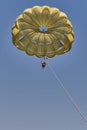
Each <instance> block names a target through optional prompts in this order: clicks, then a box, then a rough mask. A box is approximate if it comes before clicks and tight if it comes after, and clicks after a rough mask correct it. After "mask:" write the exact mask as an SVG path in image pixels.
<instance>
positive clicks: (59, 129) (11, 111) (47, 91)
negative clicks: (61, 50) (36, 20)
mask: <svg viewBox="0 0 87 130" xmlns="http://www.w3.org/2000/svg"><path fill="white" fill-rule="evenodd" d="M34 5H48V6H51V7H57V8H59V9H60V10H61V11H63V12H65V13H66V14H67V15H68V18H69V19H70V20H71V21H72V24H73V31H74V33H75V41H74V43H73V46H72V50H71V51H69V52H68V53H66V54H64V55H61V56H56V57H54V58H52V59H49V62H50V65H51V66H52V67H53V69H54V70H55V72H56V74H57V75H58V76H59V77H60V79H61V81H62V82H63V84H64V86H65V87H66V89H67V90H68V91H69V92H70V94H71V95H72V97H73V98H74V100H75V101H76V103H77V104H78V106H79V108H80V110H81V111H82V112H83V113H84V114H85V115H87V43H86V41H87V29H86V28H87V0H80V1H79V0H53V1H52V0H31V1H29V0H13V1H12V0H0V130H87V123H85V122H84V121H83V119H82V118H81V117H80V115H79V113H78V112H77V111H76V110H75V109H74V107H73V105H72V104H71V102H70V101H69V100H68V98H67V96H66V95H65V93H64V91H63V89H62V88H61V87H60V84H59V85H58V84H57V81H56V79H55V77H54V76H53V75H52V73H51V71H50V69H49V67H48V66H47V67H46V68H45V69H44V70H42V69H41V65H40V60H39V58H37V57H35V56H33V57H30V56H28V55H26V54H25V53H24V52H22V51H20V50H18V49H16V47H15V46H13V44H12V36H11V28H12V25H13V24H14V22H15V19H16V18H17V16H18V15H20V14H21V13H22V12H23V10H24V9H26V8H31V7H32V6H34Z"/></svg>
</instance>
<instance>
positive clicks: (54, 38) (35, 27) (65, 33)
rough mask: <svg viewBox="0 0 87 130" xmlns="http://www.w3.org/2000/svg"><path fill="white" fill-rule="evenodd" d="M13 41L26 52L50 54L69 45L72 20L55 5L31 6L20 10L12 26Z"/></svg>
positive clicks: (71, 38) (71, 40)
mask: <svg viewBox="0 0 87 130" xmlns="http://www.w3.org/2000/svg"><path fill="white" fill-rule="evenodd" d="M12 41H13V44H14V45H15V46H16V47H17V48H18V49H20V50H23V51H25V52H26V53H27V54H28V55H30V56H32V55H36V56H37V57H40V58H41V57H44V56H47V57H50V58H51V57H54V56H55V55H59V54H64V53H65V52H68V51H69V50H70V49H71V47H72V42H73V41H74V33H73V31H72V23H71V22H70V21H69V20H68V17H67V15H66V14H65V13H63V12H61V11H60V10H59V9H57V8H51V7H48V6H34V7H32V8H28V9H26V10H24V12H23V13H22V14H21V15H20V16H18V18H17V19H16V22H15V24H14V25H13V27H12Z"/></svg>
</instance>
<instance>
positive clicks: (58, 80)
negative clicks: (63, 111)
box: [48, 64, 87, 123]
mask: <svg viewBox="0 0 87 130" xmlns="http://www.w3.org/2000/svg"><path fill="white" fill-rule="evenodd" d="M48 66H49V69H50V70H51V72H52V74H53V76H54V77H55V79H56V80H57V84H58V86H59V84H60V87H61V88H62V89H63V90H64V92H65V94H66V96H67V97H68V99H69V100H70V102H71V103H72V105H73V106H74V108H75V109H76V111H77V112H78V113H79V114H80V116H81V117H82V119H83V120H84V121H85V122H86V123H87V117H86V116H85V115H84V114H83V113H82V111H81V110H80V109H79V106H78V105H77V103H76V102H75V101H74V99H73V97H72V96H71V94H70V93H69V91H68V90H67V89H66V88H65V86H64V84H63V83H62V81H61V80H60V78H59V77H58V76H57V74H56V72H55V71H54V69H53V68H52V66H51V65H50V64H49V65H48Z"/></svg>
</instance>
